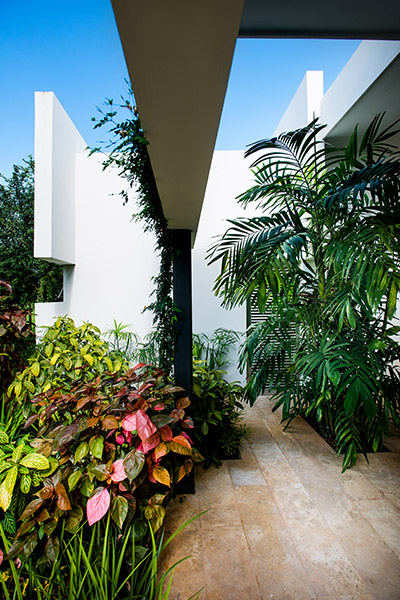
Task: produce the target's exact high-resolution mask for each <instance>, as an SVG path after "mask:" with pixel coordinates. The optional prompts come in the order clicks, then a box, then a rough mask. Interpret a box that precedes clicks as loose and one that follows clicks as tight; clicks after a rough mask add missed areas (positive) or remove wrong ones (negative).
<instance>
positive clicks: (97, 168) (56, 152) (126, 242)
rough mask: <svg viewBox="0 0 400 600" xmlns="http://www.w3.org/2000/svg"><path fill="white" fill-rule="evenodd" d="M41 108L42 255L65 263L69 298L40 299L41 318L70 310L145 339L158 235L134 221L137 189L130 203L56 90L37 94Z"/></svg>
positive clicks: (46, 320) (38, 191) (78, 317)
mask: <svg viewBox="0 0 400 600" xmlns="http://www.w3.org/2000/svg"><path fill="white" fill-rule="evenodd" d="M36 111H37V114H36V131H35V139H36V141H35V162H36V181H35V256H37V257H39V258H44V259H45V260H48V261H50V262H57V263H60V264H63V265H64V292H63V295H64V300H63V302H53V303H38V304H36V305H35V312H36V322H37V324H38V325H39V326H41V325H51V323H52V322H53V319H54V318H55V317H58V316H62V315H66V314H68V315H69V316H71V317H72V318H73V319H74V320H75V322H76V323H77V324H80V323H82V322H83V321H90V322H92V323H93V324H94V325H97V326H98V327H99V328H100V329H101V330H102V331H106V330H107V329H109V328H111V327H112V325H113V321H114V320H116V321H117V322H120V323H123V324H125V325H129V326H130V329H131V330H132V331H134V332H136V333H137V334H138V335H139V336H140V337H142V338H143V337H144V336H145V335H146V334H147V333H148V332H149V331H150V329H151V324H152V317H151V313H150V312H145V313H143V309H144V307H145V306H147V305H148V304H149V303H150V302H151V298H150V294H151V292H152V289H153V283H152V281H151V279H152V277H153V276H154V275H156V274H157V270H158V258H157V256H156V253H155V248H154V244H155V239H154V236H153V235H150V234H149V233H144V232H143V227H142V225H141V224H140V223H136V222H134V221H132V219H131V215H132V214H133V213H134V212H135V211H136V203H135V194H134V192H132V193H130V198H129V202H128V203H127V204H126V205H125V206H124V205H123V201H122V198H121V196H120V195H119V192H120V191H121V190H122V189H123V188H124V187H126V185H127V184H126V182H125V181H124V180H123V179H122V178H121V177H119V175H118V173H117V171H116V169H108V170H106V171H103V166H102V163H103V159H104V155H101V154H95V155H92V156H88V152H87V150H86V147H87V145H86V143H85V142H84V140H83V139H82V138H81V136H80V135H79V133H78V132H77V130H76V128H75V126H74V125H73V123H72V121H71V120H70V119H69V117H68V115H67V114H66V113H65V111H64V109H63V108H62V106H61V105H60V103H59V102H58V100H57V98H56V97H55V96H54V94H52V93H51V92H44V93H38V94H37V95H36Z"/></svg>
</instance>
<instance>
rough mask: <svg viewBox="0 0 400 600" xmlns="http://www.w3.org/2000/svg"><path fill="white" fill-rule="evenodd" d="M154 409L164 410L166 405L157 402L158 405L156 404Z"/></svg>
mask: <svg viewBox="0 0 400 600" xmlns="http://www.w3.org/2000/svg"><path fill="white" fill-rule="evenodd" d="M153 408H154V410H164V408H165V404H163V403H162V402H157V404H154V406H153Z"/></svg>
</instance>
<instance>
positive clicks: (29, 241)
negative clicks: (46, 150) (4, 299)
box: [0, 156, 62, 308]
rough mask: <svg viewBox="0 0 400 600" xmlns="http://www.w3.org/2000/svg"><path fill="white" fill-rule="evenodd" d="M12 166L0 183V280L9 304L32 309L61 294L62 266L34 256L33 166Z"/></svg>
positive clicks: (31, 161)
mask: <svg viewBox="0 0 400 600" xmlns="http://www.w3.org/2000/svg"><path fill="white" fill-rule="evenodd" d="M24 162H25V165H23V166H17V165H14V168H13V172H12V175H11V177H10V178H5V177H3V180H4V183H3V184H0V223H1V227H0V279H3V280H5V281H7V282H9V283H10V284H11V286H12V291H13V293H12V296H11V297H10V300H9V303H10V305H17V306H19V307H20V308H31V307H32V305H33V303H34V302H51V301H56V300H58V299H60V295H61V293H62V267H60V266H58V265H54V264H51V263H48V262H45V261H42V260H39V259H37V258H34V257H33V196H34V163H33V160H32V157H31V156H30V157H29V158H28V160H26V161H24Z"/></svg>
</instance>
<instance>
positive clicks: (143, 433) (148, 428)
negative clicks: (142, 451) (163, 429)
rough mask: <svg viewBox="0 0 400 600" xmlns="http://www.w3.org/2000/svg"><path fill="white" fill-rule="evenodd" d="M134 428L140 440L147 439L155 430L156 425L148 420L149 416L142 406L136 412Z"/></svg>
mask: <svg viewBox="0 0 400 600" xmlns="http://www.w3.org/2000/svg"><path fill="white" fill-rule="evenodd" d="M136 430H137V432H138V434H139V437H140V439H141V440H142V442H144V440H147V438H148V437H150V436H151V435H153V433H156V431H157V427H156V426H155V425H154V423H153V422H152V421H151V420H150V417H148V416H147V415H146V413H145V412H144V410H143V409H142V408H139V410H138V411H137V413H136Z"/></svg>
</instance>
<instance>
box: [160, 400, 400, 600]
mask: <svg viewBox="0 0 400 600" xmlns="http://www.w3.org/2000/svg"><path fill="white" fill-rule="evenodd" d="M271 409H272V403H271V401H270V400H269V399H268V398H261V399H260V400H259V401H257V403H256V405H255V407H254V408H252V409H249V408H246V413H247V414H248V415H249V425H250V426H251V427H252V428H253V433H252V434H251V435H250V436H249V439H248V441H247V442H244V444H243V448H242V452H241V455H242V459H241V460H232V461H226V462H224V464H223V466H222V467H221V468H220V469H214V468H210V469H209V470H207V471H204V470H203V469H201V468H200V469H198V470H197V475H196V495H195V496H187V497H186V499H185V500H184V502H183V503H182V504H179V502H178V500H175V501H173V503H171V504H170V506H169V508H168V517H167V527H168V529H169V530H170V531H172V530H174V529H175V528H176V527H178V526H179V525H180V524H181V523H182V522H183V521H185V519H187V518H190V517H191V516H194V515H195V514H198V513H200V512H201V511H203V510H206V509H209V511H208V512H207V513H206V514H205V515H203V516H201V517H200V518H199V519H198V520H197V521H195V522H194V523H192V524H191V525H189V527H188V528H187V529H186V530H185V531H183V532H182V533H181V534H180V535H179V536H178V537H177V538H176V540H174V542H173V543H172V544H171V547H170V548H169V549H168V551H167V553H166V557H165V562H164V564H165V566H169V565H171V564H173V563H174V562H175V561H176V560H179V559H180V558H182V557H184V556H187V555H189V554H191V555H192V557H191V558H190V559H188V560H187V561H185V562H183V563H182V565H179V566H178V567H177V569H176V574H175V578H174V580H175V584H174V586H173V593H172V595H171V596H170V599H171V600H187V598H189V597H190V596H191V595H192V594H194V592H195V591H196V590H198V589H200V588H201V587H202V586H203V585H206V588H205V589H204V591H203V592H202V593H201V596H200V600H268V599H272V600H399V599H400V559H399V558H400V523H399V522H400V519H399V516H400V494H399V492H400V454H399V453H398V452H392V453H384V454H379V455H369V461H370V462H369V464H368V463H366V461H365V460H364V459H363V458H362V457H360V460H359V461H358V463H357V465H356V467H355V468H354V469H351V470H350V471H347V472H346V473H344V474H341V458H340V457H338V456H337V455H336V453H335V452H334V451H333V450H332V448H330V446H328V445H327V444H326V443H325V442H324V441H323V440H321V438H319V436H318V435H317V434H316V433H315V432H314V431H313V430H312V429H311V428H310V427H309V426H308V424H307V423H305V422H304V421H303V420H302V419H296V420H295V421H294V422H293V424H292V425H291V427H290V428H289V429H288V430H287V431H286V432H284V431H283V428H282V424H281V423H280V415H279V413H278V412H276V413H272V412H271ZM399 439H400V438H399ZM396 444H397V439H396V440H395V441H394V444H393V445H392V447H393V448H397V445H396Z"/></svg>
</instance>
